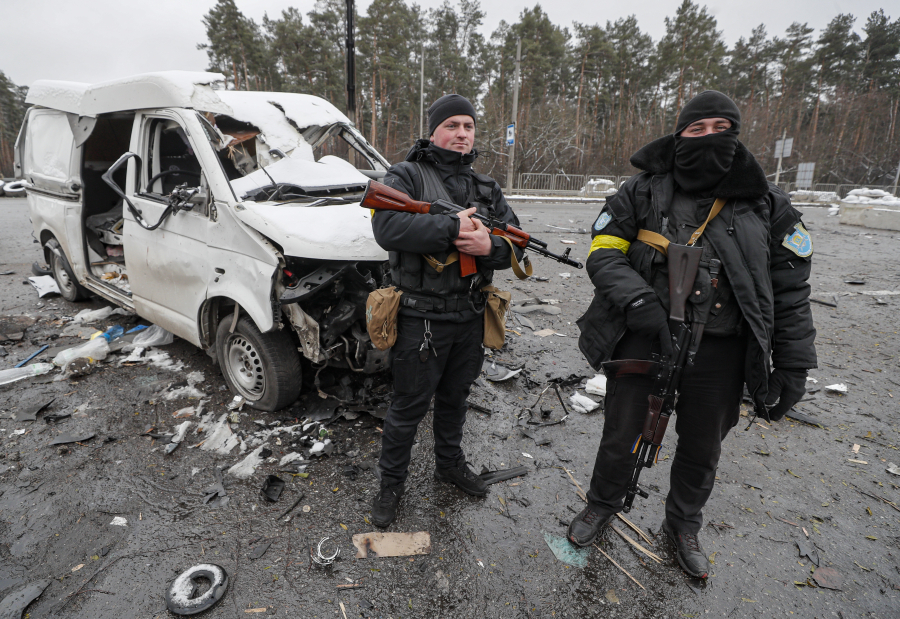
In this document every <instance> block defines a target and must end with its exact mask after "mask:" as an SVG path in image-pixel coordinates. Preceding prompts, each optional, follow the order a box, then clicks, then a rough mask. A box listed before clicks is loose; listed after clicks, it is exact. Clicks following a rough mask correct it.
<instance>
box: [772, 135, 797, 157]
mask: <svg viewBox="0 0 900 619" xmlns="http://www.w3.org/2000/svg"><path fill="white" fill-rule="evenodd" d="M782 149H783V152H782ZM793 149H794V138H787V139H786V140H783V141H782V140H775V158H776V159H778V158H779V157H790V156H791V151H793Z"/></svg>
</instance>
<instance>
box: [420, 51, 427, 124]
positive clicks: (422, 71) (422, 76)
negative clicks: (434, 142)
mask: <svg viewBox="0 0 900 619" xmlns="http://www.w3.org/2000/svg"><path fill="white" fill-rule="evenodd" d="M419 137H420V138H424V137H427V136H426V135H425V44H424V43H422V66H421V68H420V69H419Z"/></svg>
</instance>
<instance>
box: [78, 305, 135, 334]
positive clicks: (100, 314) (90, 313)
mask: <svg viewBox="0 0 900 619" xmlns="http://www.w3.org/2000/svg"><path fill="white" fill-rule="evenodd" d="M114 314H123V315H126V316H127V315H128V312H127V311H125V310H123V309H122V308H121V307H116V308H112V307H109V306H106V307H101V308H100V309H97V310H87V309H86V310H81V311H80V312H78V313H77V314H75V318H73V319H72V324H73V325H79V324H82V325H84V324H89V323H92V322H99V321H101V320H104V319H106V318H109V317H110V316H112V315H114ZM135 339H137V338H135Z"/></svg>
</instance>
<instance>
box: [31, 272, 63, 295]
mask: <svg viewBox="0 0 900 619" xmlns="http://www.w3.org/2000/svg"><path fill="white" fill-rule="evenodd" d="M28 281H29V282H30V283H31V285H32V286H34V289H35V290H37V293H38V297H40V298H41V299H43V298H44V297H46V296H47V295H48V294H59V286H58V285H57V284H56V280H55V279H53V277H52V276H51V275H41V276H39V277H29V278H28Z"/></svg>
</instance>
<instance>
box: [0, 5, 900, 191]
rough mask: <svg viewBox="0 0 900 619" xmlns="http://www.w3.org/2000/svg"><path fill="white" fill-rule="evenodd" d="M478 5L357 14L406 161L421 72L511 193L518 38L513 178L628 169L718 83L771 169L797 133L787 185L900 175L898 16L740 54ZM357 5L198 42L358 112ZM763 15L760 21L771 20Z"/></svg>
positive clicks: (369, 74)
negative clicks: (464, 103) (489, 28)
mask: <svg viewBox="0 0 900 619" xmlns="http://www.w3.org/2000/svg"><path fill="white" fill-rule="evenodd" d="M484 18H485V13H484V12H483V11H482V9H481V7H480V4H479V2H478V0H458V3H457V4H455V5H454V4H451V3H450V2H449V1H448V2H445V3H444V4H443V5H441V6H440V7H439V8H436V9H431V10H427V11H426V10H423V9H422V8H421V7H419V6H418V5H417V4H414V3H407V2H405V1H404V0H374V1H373V2H372V3H371V4H370V5H369V6H368V8H367V9H366V11H365V14H359V15H357V16H356V17H355V23H356V37H355V40H356V50H357V53H356V71H357V82H356V88H357V107H358V110H357V116H356V118H355V119H354V120H355V122H356V124H357V126H358V127H359V128H360V130H361V131H362V132H363V133H364V134H365V136H366V137H367V138H368V139H369V140H370V141H371V142H372V143H373V144H374V145H375V146H376V147H377V148H378V149H379V150H380V151H381V152H382V153H383V154H384V155H385V156H386V157H387V158H388V159H389V160H391V161H397V160H400V159H402V157H403V155H404V154H405V152H406V150H407V149H408V148H409V146H410V144H411V143H412V142H413V140H414V139H415V138H417V137H420V136H419V132H420V129H419V127H420V114H419V93H420V86H419V84H420V73H419V72H420V63H421V60H422V57H423V55H424V60H425V63H424V65H425V89H424V91H425V102H426V107H427V105H428V103H430V102H431V101H433V100H434V99H436V98H437V97H439V96H441V95H442V94H445V93H448V92H457V93H460V94H462V95H465V96H467V97H469V98H470V99H472V100H473V101H475V102H476V104H477V106H478V108H479V114H480V116H479V119H478V128H479V132H478V139H477V148H478V150H479V152H480V154H481V156H480V158H479V164H478V168H479V171H482V172H485V173H488V174H491V175H493V176H494V177H495V178H497V179H498V180H500V181H501V182H503V183H505V177H506V169H507V163H508V149H507V147H506V145H505V127H506V125H507V124H509V123H510V122H511V121H512V118H511V116H512V98H513V84H514V77H515V56H516V41H517V40H519V39H521V42H522V60H521V78H520V91H519V106H518V118H517V119H516V120H517V146H516V149H517V150H516V161H515V163H516V172H517V173H519V172H551V173H560V172H566V173H569V174H610V175H619V174H629V173H632V172H633V171H634V170H633V168H631V166H630V164H629V163H628V159H629V157H630V156H631V154H632V153H634V151H635V150H637V149H638V148H639V147H640V146H641V145H643V144H644V143H646V142H648V141H650V140H651V139H654V138H656V137H659V136H661V135H664V134H666V133H670V132H671V131H672V129H673V127H674V121H675V117H676V115H677V112H678V110H679V109H680V107H681V106H682V105H683V104H684V102H685V101H687V100H688V99H690V98H691V97H692V96H693V95H694V94H697V93H698V92H701V91H703V90H705V89H709V88H714V89H717V90H721V91H723V92H725V93H727V94H728V95H729V96H731V97H732V98H733V99H734V100H735V101H736V102H737V103H738V105H739V106H740V107H741V110H742V113H743V122H742V127H741V140H742V141H743V142H744V143H745V144H746V145H747V146H748V147H749V148H750V150H751V151H752V152H753V153H754V154H756V156H757V157H758V158H759V159H760V161H761V163H762V164H763V166H764V167H765V168H766V170H767V172H769V173H774V171H775V161H774V157H773V151H774V147H775V140H776V139H777V138H780V137H781V134H782V132H783V131H786V132H787V135H788V137H793V138H794V153H793V155H792V157H791V158H790V159H789V160H786V161H785V168H786V170H787V174H786V176H784V177H782V178H783V180H793V178H794V175H793V172H792V170H794V169H796V165H797V163H799V162H805V161H814V162H816V179H815V180H816V182H822V183H866V184H879V183H887V182H891V181H893V176H894V173H895V171H896V169H897V164H898V160H900V148H898V144H900V129H898V127H897V124H898V123H897V120H898V119H897V115H898V111H900V110H898V104H900V19H894V20H892V19H891V17H890V16H888V15H886V14H885V12H884V11H883V10H879V11H876V12H873V13H872V14H871V15H869V16H867V17H865V18H858V17H856V16H853V15H849V14H840V15H837V16H835V17H834V18H833V19H832V20H831V21H830V22H829V23H828V25H827V26H826V27H825V28H824V29H822V30H821V31H815V30H814V29H813V28H811V27H809V26H808V25H806V24H801V23H794V24H791V26H790V27H789V28H788V29H787V30H786V31H785V32H783V33H770V32H768V31H767V29H766V27H765V25H764V24H761V25H759V26H757V27H756V28H754V29H753V30H752V32H751V34H750V36H749V37H747V38H743V37H742V38H740V39H738V41H737V42H736V43H735V44H734V45H732V46H729V45H727V44H726V42H725V39H724V37H723V33H722V31H720V30H719V29H718V26H717V22H716V19H715V17H713V16H712V15H711V14H710V13H709V11H708V10H707V9H706V7H704V6H702V5H700V4H697V3H694V2H692V1H691V0H683V2H682V3H681V5H680V6H678V7H677V8H676V9H675V10H674V14H673V15H671V16H667V17H665V18H664V21H665V34H664V35H663V36H662V38H661V39H659V40H654V39H653V38H652V37H651V36H650V35H648V34H647V33H646V32H644V31H643V30H642V29H641V26H640V24H638V21H637V19H636V18H635V17H633V16H631V17H627V18H622V19H618V20H616V21H614V22H612V21H607V22H606V23H605V24H587V23H579V22H576V23H573V24H571V26H568V27H566V26H562V25H559V24H554V23H553V22H552V21H551V20H550V18H549V17H548V16H547V14H546V12H545V11H544V10H543V9H542V8H541V6H540V5H535V6H534V7H533V8H526V9H523V10H522V12H521V14H520V15H519V18H518V20H517V21H516V22H515V23H506V22H505V21H501V22H500V24H499V26H498V27H497V28H496V29H495V30H494V32H493V33H491V35H490V36H489V37H486V36H484V35H483V34H481V32H480V30H481V26H482V23H483V21H484ZM345 19H346V4H345V2H344V0H318V1H317V3H316V4H315V6H314V8H313V9H312V10H311V11H309V12H308V13H306V14H303V13H301V12H300V11H299V10H298V9H296V8H288V9H285V10H283V11H282V12H281V14H280V15H277V16H269V15H266V16H264V17H263V19H262V22H261V23H257V22H256V21H254V20H252V19H250V18H248V17H247V16H246V15H244V14H243V13H242V12H241V10H240V8H239V7H238V6H237V4H236V2H235V0H217V1H216V3H215V5H214V6H212V8H211V9H210V10H209V11H208V13H207V14H206V15H205V17H204V19H203V23H204V26H205V28H206V35H207V40H206V41H205V42H202V43H200V44H199V45H198V47H199V48H201V49H203V50H205V51H206V53H207V54H208V57H209V67H208V68H209V70H212V71H218V72H221V73H223V74H225V76H226V78H227V87H229V88H235V89H242V90H277V91H288V92H304V93H309V94H314V95H318V96H320V97H323V98H325V99H327V100H328V101H330V102H332V103H333V104H335V105H336V106H337V107H338V108H340V109H341V110H343V111H346V109H347V96H346V79H345V61H346V58H345V42H346V23H345ZM761 21H762V20H761ZM23 93H24V89H22V88H20V87H17V86H15V85H14V84H12V83H10V82H9V81H8V80H6V78H5V77H3V75H2V73H0V170H2V172H3V173H4V174H9V173H10V172H11V141H12V142H14V140H15V134H16V132H17V131H18V126H19V124H20V122H21V114H22V111H23V110H24V103H23V102H22V97H23Z"/></svg>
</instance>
